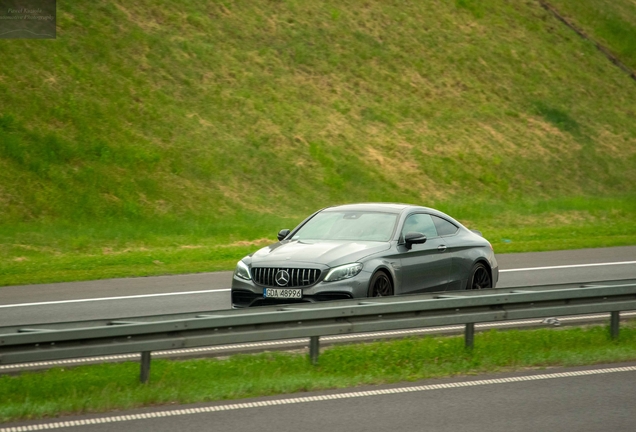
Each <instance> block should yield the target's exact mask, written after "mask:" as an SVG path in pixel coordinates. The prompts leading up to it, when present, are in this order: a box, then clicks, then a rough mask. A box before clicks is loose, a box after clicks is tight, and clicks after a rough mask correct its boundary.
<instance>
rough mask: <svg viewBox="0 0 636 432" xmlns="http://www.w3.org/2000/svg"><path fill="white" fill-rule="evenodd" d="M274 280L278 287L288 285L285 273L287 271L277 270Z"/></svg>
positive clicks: (287, 274) (287, 275)
mask: <svg viewBox="0 0 636 432" xmlns="http://www.w3.org/2000/svg"><path fill="white" fill-rule="evenodd" d="M274 280H275V281H276V284H277V285H278V286H287V284H288V283H289V273H287V270H278V272H276V276H275V277H274Z"/></svg>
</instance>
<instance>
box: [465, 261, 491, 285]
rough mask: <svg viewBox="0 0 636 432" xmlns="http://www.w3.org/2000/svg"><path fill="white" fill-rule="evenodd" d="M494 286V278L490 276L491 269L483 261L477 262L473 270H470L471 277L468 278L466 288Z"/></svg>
mask: <svg viewBox="0 0 636 432" xmlns="http://www.w3.org/2000/svg"><path fill="white" fill-rule="evenodd" d="M486 288H492V278H491V277H490V271H488V267H486V266H485V265H484V264H482V263H477V264H475V265H474V266H473V270H472V271H471V272H470V279H468V286H467V287H466V289H469V290H478V289H486Z"/></svg>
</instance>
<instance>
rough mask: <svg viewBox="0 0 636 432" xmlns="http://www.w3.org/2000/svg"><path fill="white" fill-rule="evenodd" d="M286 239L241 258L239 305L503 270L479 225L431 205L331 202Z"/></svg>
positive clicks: (439, 283)
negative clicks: (473, 226) (333, 204)
mask: <svg viewBox="0 0 636 432" xmlns="http://www.w3.org/2000/svg"><path fill="white" fill-rule="evenodd" d="M278 240H279V241H278V242H277V243H274V244H272V245H270V246H267V247H264V248H262V249H260V250H258V251H256V252H254V253H253V254H251V255H248V256H246V257H245V258H243V259H242V260H240V261H239V262H238V264H237V266H236V270H235V271H234V276H233V278H232V306H233V307H235V308H243V307H248V306H258V305H275V304H284V303H297V302H316V301H324V300H343V299H351V298H361V297H380V296H391V295H402V294H416V293H423V292H431V291H449V290H465V289H483V288H493V287H494V286H495V284H496V283H497V280H498V278H499V268H498V266H497V260H496V259H495V254H494V252H493V249H492V246H491V245H490V243H489V242H488V241H487V240H486V239H485V238H483V237H482V236H481V234H480V233H479V232H478V231H472V230H469V229H468V228H466V227H464V226H463V225H462V224H461V223H459V222H458V221H457V220H455V219H453V218H452V217H450V216H448V215H447V214H444V213H442V212H440V211H438V210H435V209H432V208H427V207H420V206H415V205H407V204H385V203H367V204H348V205H342V206H337V207H328V208H325V209H322V210H319V211H317V212H315V213H314V214H312V215H311V216H309V217H308V218H307V219H305V220H304V221H302V222H301V223H300V225H298V226H297V227H296V228H294V229H293V230H291V231H290V230H289V229H284V230H281V231H280V232H279V233H278Z"/></svg>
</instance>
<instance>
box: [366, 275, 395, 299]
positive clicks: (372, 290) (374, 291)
mask: <svg viewBox="0 0 636 432" xmlns="http://www.w3.org/2000/svg"><path fill="white" fill-rule="evenodd" d="M392 295H393V284H392V283H391V279H390V278H389V276H387V274H386V273H384V272H383V271H378V272H376V274H374V275H373V277H372V278H371V283H370V284H369V297H387V296H392Z"/></svg>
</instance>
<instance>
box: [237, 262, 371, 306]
mask: <svg viewBox="0 0 636 432" xmlns="http://www.w3.org/2000/svg"><path fill="white" fill-rule="evenodd" d="M371 276H372V275H371V274H370V273H368V272H365V271H364V270H363V271H361V272H360V273H359V274H358V275H356V276H354V277H352V278H349V279H344V280H341V281H334V282H324V281H322V280H321V281H318V282H317V283H315V284H314V285H311V286H306V287H295V288H301V289H302V293H303V295H302V298H301V299H277V298H266V297H264V296H263V291H264V289H265V288H280V287H272V286H260V285H256V284H255V283H254V281H253V280H245V279H241V278H239V277H237V276H236V275H234V277H233V278H232V307H233V308H245V307H250V306H271V305H278V304H294V303H315V302H320V301H329V300H346V299H352V298H359V297H366V296H367V292H368V288H369V282H370V280H371Z"/></svg>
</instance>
